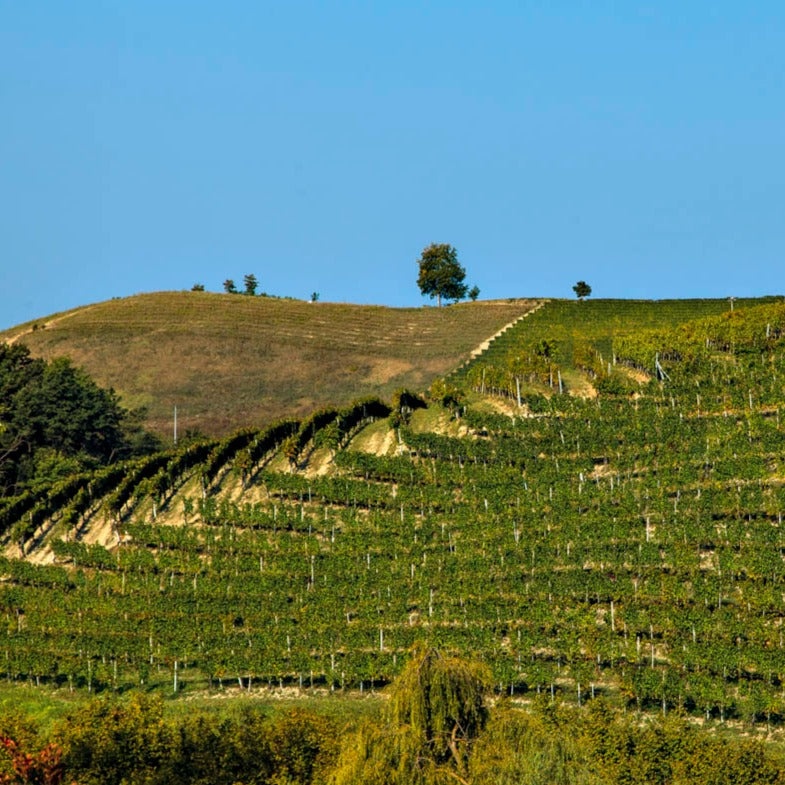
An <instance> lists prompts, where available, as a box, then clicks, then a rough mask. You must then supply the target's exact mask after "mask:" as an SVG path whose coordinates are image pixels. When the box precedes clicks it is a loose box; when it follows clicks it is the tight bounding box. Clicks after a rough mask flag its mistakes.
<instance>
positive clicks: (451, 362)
mask: <svg viewBox="0 0 785 785" xmlns="http://www.w3.org/2000/svg"><path fill="white" fill-rule="evenodd" d="M532 305H533V302H527V301H523V300H514V301H510V302H478V303H462V304H458V305H452V306H449V307H446V308H441V309H438V308H385V307H381V306H362V305H347V304H338V303H307V302H303V301H298V300H287V299H278V298H271V297H245V296H242V295H223V294H210V293H205V292H163V293H157V294H144V295H137V296H134V297H127V298H124V299H116V300H110V301H107V302H103V303H98V304H96V305H90V306H86V307H84V308H79V309H76V310H75V311H70V312H68V313H65V314H59V315H55V316H53V317H48V318H46V319H41V320H39V321H38V322H37V323H35V324H28V325H21V326H20V327H18V328H14V329H12V330H8V331H6V332H4V333H0V339H6V340H21V341H23V342H24V343H25V344H27V345H28V346H29V347H30V349H31V350H32V352H33V353H34V354H35V355H37V356H43V357H45V358H47V359H49V358H52V357H54V356H59V355H66V356H68V357H71V358H72V359H73V360H74V362H75V363H76V364H78V365H80V366H83V367H84V368H85V369H86V370H87V371H88V373H89V374H90V375H91V376H92V377H93V378H94V379H96V381H98V382H99V383H100V384H102V385H104V386H110V387H114V389H115V390H116V391H117V392H118V393H120V394H121V396H122V399H123V402H124V404H125V405H126V406H129V407H138V406H145V407H147V408H148V411H149V421H148V422H149V425H150V426H151V427H152V428H154V429H156V430H158V431H159V432H161V433H167V434H168V433H170V432H171V417H172V408H173V406H175V405H177V406H178V414H179V420H180V425H181V429H182V430H185V429H188V428H191V429H199V430H201V431H203V432H204V433H207V434H210V435H220V434H226V433H228V432H230V431H231V430H234V429H235V428H238V427H241V426H244V425H249V424H263V423H268V422H272V421H274V420H276V419H278V418H279V417H282V416H293V415H304V414H307V413H308V412H310V411H311V410H312V409H314V408H316V407H318V406H323V405H327V404H333V405H341V404H345V403H348V402H349V401H350V400H352V399H354V398H357V397H359V396H361V395H369V394H375V395H388V396H389V395H390V394H392V392H393V391H394V390H395V389H397V388H400V387H410V388H413V389H424V388H426V387H428V385H429V384H430V383H431V382H432V381H433V379H435V378H436V377H437V376H439V375H441V374H444V373H446V372H447V371H448V370H449V369H450V368H452V367H454V366H455V365H457V364H458V363H459V362H460V361H462V360H463V359H465V358H466V357H468V355H469V352H470V351H471V350H472V349H474V347H475V346H477V344H479V343H480V342H481V341H483V340H485V339H486V338H488V337H489V336H491V335H493V334H494V333H495V332H496V331H497V330H499V329H500V328H501V327H502V326H503V325H505V324H507V323H509V322H510V321H512V320H513V319H515V318H517V317H518V316H520V315H521V314H522V313H525V312H526V311H527V310H528V309H529V308H530V307H532Z"/></svg>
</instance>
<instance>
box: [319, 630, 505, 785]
mask: <svg viewBox="0 0 785 785" xmlns="http://www.w3.org/2000/svg"><path fill="white" fill-rule="evenodd" d="M489 684H490V676H489V673H488V671H487V669H486V668H485V667H484V666H481V665H478V664H475V663H471V662H467V661H466V660H462V659H460V658H458V657H451V656H448V655H446V654H444V653H442V652H440V651H438V650H437V649H434V648H431V647H429V646H426V645H425V644H422V643H418V644H415V646H414V647H413V648H412V652H411V658H410V660H409V663H408V664H407V666H406V668H405V669H404V671H403V673H402V674H401V675H400V676H399V677H398V679H397V681H396V682H395V684H394V685H393V690H392V697H391V700H390V703H389V705H388V707H387V710H386V713H385V716H384V720H383V723H382V725H381V726H371V725H366V726H365V727H363V728H362V729H361V730H360V731H359V733H358V734H357V735H356V736H355V737H353V738H351V739H350V740H349V743H348V744H347V745H346V747H345V748H344V751H343V753H342V755H341V759H340V761H339V765H338V768H337V769H336V772H335V774H334V776H333V780H332V782H333V785H354V783H366V784H367V785H376V784H377V783H378V785H381V784H382V783H385V785H398V783H400V785H404V784H405V785H441V783H448V782H449V783H455V782H464V783H466V782H468V760H469V753H470V750H471V747H472V744H473V743H474V741H475V740H476V739H477V737H478V736H479V734H480V732H481V731H482V729H483V727H484V725H485V722H486V720H487V717H488V709H487V707H486V704H485V694H486V692H487V690H488V688H489Z"/></svg>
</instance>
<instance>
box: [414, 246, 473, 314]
mask: <svg viewBox="0 0 785 785" xmlns="http://www.w3.org/2000/svg"><path fill="white" fill-rule="evenodd" d="M417 263H418V264H419V265H420V274H419V276H418V277H417V286H419V287H420V291H421V292H422V293H423V294H425V295H428V297H430V298H431V299H433V298H434V297H436V300H437V303H438V304H439V306H441V304H442V297H444V298H445V299H446V300H460V299H462V298H463V297H466V291H467V287H466V284H465V283H464V282H463V280H464V278H466V270H465V269H464V268H463V267H461V265H460V264H459V263H458V251H456V250H455V248H453V247H452V246H451V245H447V244H445V243H441V244H437V243H431V245H429V246H428V247H427V248H424V249H423V252H422V254H420V258H419V259H418V261H417ZM478 293H479V290H478Z"/></svg>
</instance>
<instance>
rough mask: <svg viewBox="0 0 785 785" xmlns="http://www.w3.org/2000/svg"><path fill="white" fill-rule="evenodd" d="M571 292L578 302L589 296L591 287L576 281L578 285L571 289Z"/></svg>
mask: <svg viewBox="0 0 785 785" xmlns="http://www.w3.org/2000/svg"><path fill="white" fill-rule="evenodd" d="M572 290H573V292H575V296H576V297H577V298H578V299H579V300H582V299H583V298H584V297H588V296H589V295H590V294H591V286H589V284H587V283H586V281H578V283H576V284H575V286H573V287H572Z"/></svg>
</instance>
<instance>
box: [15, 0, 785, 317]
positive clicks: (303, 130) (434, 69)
mask: <svg viewBox="0 0 785 785" xmlns="http://www.w3.org/2000/svg"><path fill="white" fill-rule="evenodd" d="M0 108H1V112H2V120H1V121H0V243H1V244H2V245H1V246H0V327H7V326H10V325H12V324H16V323H18V322H21V321H24V320H27V319H32V318H36V317H39V316H43V315H46V314H48V313H51V312H54V311H58V310H63V309H66V308H70V307H73V306H76V305H81V304H85V303H89V302H94V301H97V300H103V299H107V298H109V297H112V296H124V295H129V294H133V293H136V292H142V291H155V290H162V289H188V288H190V287H191V285H192V284H193V283H195V282H201V283H203V284H204V285H205V286H206V287H207V289H208V290H213V291H219V290H220V289H221V284H222V282H223V280H224V279H225V278H234V279H235V280H236V281H238V283H239V282H240V281H241V280H242V277H243V274H245V273H250V272H253V273H254V274H255V275H256V276H257V277H258V278H259V280H260V282H261V288H262V289H264V290H266V291H268V292H271V293H276V294H286V295H293V296H298V297H307V296H308V295H309V294H310V293H311V292H312V291H314V290H316V291H318V292H320V294H321V297H322V299H323V300H344V301H352V302H375V303H385V304H390V305H418V304H420V303H422V302H430V301H424V300H423V298H422V297H421V296H420V294H419V291H418V290H417V287H416V285H415V278H416V273H417V265H416V260H417V258H418V256H419V253H420V251H421V250H422V248H423V247H424V246H425V245H427V244H429V243H431V242H447V243H451V244H452V245H454V246H455V247H456V248H457V249H458V252H459V258H460V260H461V262H462V263H463V264H464V265H465V266H466V268H467V270H468V282H469V283H470V284H471V283H477V284H478V285H479V286H480V288H481V290H482V295H481V296H482V297H493V298H496V297H510V296H526V295H531V296H535V295H550V296H571V295H572V292H571V286H572V284H573V283H575V281H576V280H577V279H579V278H583V279H585V280H587V281H588V282H589V283H590V284H591V285H592V286H593V287H594V294H595V295H596V296H606V297H654V298H659V297H671V296H680V297H693V296H725V295H729V294H736V295H755V294H767V293H768V294H771V293H781V292H783V290H785V285H784V284H783V257H784V256H785V4H783V3H782V2H781V0H776V1H772V2H765V1H763V0H762V1H761V2H756V3H739V2H735V1H734V2H730V1H726V0H718V1H717V2H713V3H708V2H684V0H678V1H676V0H673V1H672V2H671V1H665V0H663V1H662V2H656V3H638V2H628V1H626V0H619V2H605V1H604V0H593V2H585V0H582V1H581V2H577V1H576V2H558V1H556V0H555V1H554V2H538V3H535V2H501V1H497V2H487V3H481V2H454V1H453V0H451V1H450V2H428V3H425V2H408V1H406V0H396V2H381V0H378V1H377V2H310V3H308V2H299V1H298V0H287V1H286V2H284V1H283V0H281V2H274V3H273V2H252V1H251V0H249V1H248V2H232V0H226V1H225V2H221V3H216V2H209V3H208V2H195V1H194V0H188V1H187V2H186V0H183V2H166V0H156V1H155V2H152V1H150V2H148V1H147V0H133V2H128V1H127V0H122V1H121V0H118V1H117V2H91V1H90V0H85V1H84V2H75V3H61V2H54V1H53V0H41V1H40V2H17V1H16V0H0Z"/></svg>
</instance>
